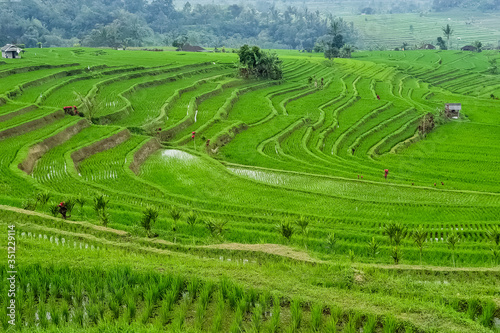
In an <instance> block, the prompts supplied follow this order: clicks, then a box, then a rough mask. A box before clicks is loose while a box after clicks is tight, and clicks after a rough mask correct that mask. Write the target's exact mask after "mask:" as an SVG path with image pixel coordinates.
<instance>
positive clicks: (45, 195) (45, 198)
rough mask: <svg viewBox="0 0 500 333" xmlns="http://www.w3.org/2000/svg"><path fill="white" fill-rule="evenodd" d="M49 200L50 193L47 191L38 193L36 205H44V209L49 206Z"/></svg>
mask: <svg viewBox="0 0 500 333" xmlns="http://www.w3.org/2000/svg"><path fill="white" fill-rule="evenodd" d="M49 200H50V193H49V192H47V191H45V192H41V193H38V194H37V195H36V205H38V204H40V205H42V207H45V205H46V204H47V202H49Z"/></svg>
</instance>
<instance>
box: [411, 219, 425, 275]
mask: <svg viewBox="0 0 500 333" xmlns="http://www.w3.org/2000/svg"><path fill="white" fill-rule="evenodd" d="M411 238H413V242H415V244H417V246H418V249H419V251H420V265H422V249H423V247H424V243H425V239H426V238H427V231H425V230H424V228H423V227H422V226H421V225H420V226H419V227H418V228H417V229H416V230H414V231H413V232H412V234H411Z"/></svg>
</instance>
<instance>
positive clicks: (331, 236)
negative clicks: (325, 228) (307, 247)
mask: <svg viewBox="0 0 500 333" xmlns="http://www.w3.org/2000/svg"><path fill="white" fill-rule="evenodd" d="M326 243H327V244H328V247H329V248H330V250H331V251H332V252H335V244H336V243H337V237H336V236H335V233H333V232H330V233H329V234H328V236H326Z"/></svg>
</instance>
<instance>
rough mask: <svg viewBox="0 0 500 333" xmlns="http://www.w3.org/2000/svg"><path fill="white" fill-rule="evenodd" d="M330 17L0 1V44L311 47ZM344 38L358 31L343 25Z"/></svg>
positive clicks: (166, 0) (141, 0)
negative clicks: (180, 43) (183, 42)
mask: <svg viewBox="0 0 500 333" xmlns="http://www.w3.org/2000/svg"><path fill="white" fill-rule="evenodd" d="M335 19H336V18H335V17H334V16H333V15H331V14H329V15H322V14H321V13H320V12H319V11H310V10H308V9H307V8H301V9H299V8H296V7H293V6H289V7H287V8H286V9H284V10H278V9H277V8H276V7H274V6H269V8H266V10H262V11H259V10H257V9H256V8H253V7H250V6H247V5H236V4H235V5H230V6H222V5H216V4H207V5H200V4H197V5H191V4H190V3H189V2H186V3H185V5H184V6H183V8H182V9H176V8H174V6H173V3H172V0H153V1H146V0H109V1H94V0H79V1H77V0H45V1H41V0H23V1H20V2H1V3H0V44H2V45H3V44H6V43H15V44H25V45H26V47H37V46H40V44H39V43H41V45H42V46H47V47H48V46H74V45H81V46H91V47H100V46H106V47H141V46H153V45H156V46H158V45H171V44H172V42H173V41H174V40H176V39H178V38H179V37H180V36H185V37H186V38H187V41H188V42H189V43H190V44H192V45H195V44H199V45H203V46H208V47H222V46H226V47H239V46H241V45H242V44H245V43H252V44H257V45H259V46H261V47H263V48H285V49H286V48H289V49H300V50H306V51H312V49H313V48H314V45H315V42H316V40H317V39H318V38H321V37H323V36H326V35H328V31H329V28H330V25H331V23H332V22H333V21H334V20H335ZM346 27H347V28H348V29H346V30H345V33H344V40H345V41H346V42H348V43H351V44H352V43H354V42H355V41H356V38H357V34H356V32H355V30H354V27H353V26H352V24H351V25H349V24H346Z"/></svg>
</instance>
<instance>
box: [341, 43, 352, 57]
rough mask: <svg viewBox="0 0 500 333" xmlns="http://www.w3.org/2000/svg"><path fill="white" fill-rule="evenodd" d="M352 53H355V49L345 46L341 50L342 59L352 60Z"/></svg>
mask: <svg viewBox="0 0 500 333" xmlns="http://www.w3.org/2000/svg"><path fill="white" fill-rule="evenodd" d="M352 52H354V47H353V46H351V45H349V44H344V46H342V48H341V49H340V57H341V58H350V57H351V54H352Z"/></svg>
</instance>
